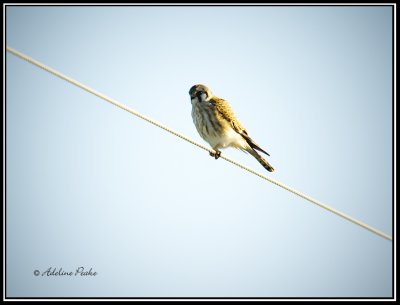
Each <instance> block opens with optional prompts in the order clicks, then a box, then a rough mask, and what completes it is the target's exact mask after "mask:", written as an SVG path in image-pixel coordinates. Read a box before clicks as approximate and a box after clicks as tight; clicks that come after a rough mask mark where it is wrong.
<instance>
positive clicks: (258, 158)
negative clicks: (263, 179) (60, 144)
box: [247, 148, 275, 172]
mask: <svg viewBox="0 0 400 305" xmlns="http://www.w3.org/2000/svg"><path fill="white" fill-rule="evenodd" d="M247 151H248V152H249V153H250V154H251V155H252V156H253V157H254V158H256V159H257V161H258V162H260V164H261V165H262V166H263V167H264V168H265V169H266V170H267V171H269V172H273V171H274V170H275V169H274V168H273V167H272V166H271V164H269V163H268V161H267V160H265V159H264V158H263V157H261V156H260V155H259V154H258V153H257V152H256V151H255V150H254V149H252V148H250V149H249V150H247Z"/></svg>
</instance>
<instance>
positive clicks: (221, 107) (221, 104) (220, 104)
mask: <svg viewBox="0 0 400 305" xmlns="http://www.w3.org/2000/svg"><path fill="white" fill-rule="evenodd" d="M210 103H211V104H212V105H214V106H215V108H216V110H217V111H218V112H219V113H220V114H221V116H222V117H223V118H224V119H225V120H227V121H228V122H229V123H230V124H231V125H232V128H233V130H235V131H236V132H237V133H238V134H240V135H241V136H242V137H243V138H244V139H245V140H246V142H247V143H248V144H249V145H250V147H251V148H253V149H256V150H258V151H261V152H263V153H264V154H266V155H267V156H269V153H267V152H266V151H265V150H264V149H262V148H261V147H260V146H259V145H258V144H257V143H256V142H254V141H253V139H252V138H250V137H249V135H248V134H247V131H246V130H245V129H244V127H243V126H242V124H241V123H240V122H239V120H238V119H237V118H236V116H235V113H234V112H233V109H232V107H231V106H230V105H229V103H228V102H227V101H226V100H224V99H220V98H217V97H214V98H212V99H211V100H210Z"/></svg>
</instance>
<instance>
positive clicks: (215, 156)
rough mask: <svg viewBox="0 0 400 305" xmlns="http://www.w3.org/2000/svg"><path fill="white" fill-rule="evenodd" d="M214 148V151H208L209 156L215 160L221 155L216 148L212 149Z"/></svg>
mask: <svg viewBox="0 0 400 305" xmlns="http://www.w3.org/2000/svg"><path fill="white" fill-rule="evenodd" d="M214 150H215V153H213V152H211V151H210V156H211V157H214V158H215V160H217V159H218V158H219V157H220V156H221V152H220V151H219V150H218V149H214Z"/></svg>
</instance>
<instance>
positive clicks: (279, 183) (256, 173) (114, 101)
mask: <svg viewBox="0 0 400 305" xmlns="http://www.w3.org/2000/svg"><path fill="white" fill-rule="evenodd" d="M7 51H8V52H10V53H11V54H14V55H15V56H17V57H19V58H21V59H23V60H25V61H27V62H29V63H31V64H33V65H35V66H37V67H39V68H41V69H43V70H45V71H47V72H49V73H51V74H53V75H55V76H57V77H59V78H61V79H63V80H65V81H67V82H69V83H71V84H73V85H75V86H77V87H79V88H81V89H83V90H85V91H87V92H89V93H91V94H93V95H96V96H97V97H99V98H101V99H103V100H105V101H107V102H109V103H111V104H113V105H115V106H117V107H119V108H121V109H123V110H125V111H127V112H129V113H131V114H133V115H135V116H137V117H139V118H141V119H143V120H145V121H147V122H149V123H151V124H153V125H155V126H157V127H159V128H162V129H164V130H165V131H168V132H169V133H172V134H173V135H175V136H177V137H179V138H181V139H183V140H185V141H188V142H189V143H191V144H193V145H196V146H197V147H200V148H202V149H204V150H206V151H208V152H214V150H212V149H211V148H209V147H207V146H204V145H202V144H200V143H197V142H196V141H193V140H192V139H190V138H188V137H186V136H184V135H182V134H180V133H178V132H177V131H174V130H172V129H171V128H169V127H167V126H165V125H163V124H161V123H159V122H156V121H154V120H152V119H150V118H148V117H146V116H144V115H143V114H141V113H139V112H137V111H135V110H133V109H131V108H129V107H128V106H125V105H124V104H121V103H119V102H117V101H116V100H114V99H112V98H110V97H108V96H106V95H104V94H102V93H100V92H98V91H96V90H94V89H92V88H90V87H88V86H86V85H84V84H82V83H80V82H78V81H76V80H74V79H72V78H70V77H68V76H66V75H64V74H62V73H60V72H58V71H56V70H54V69H52V68H50V67H48V66H46V65H45V64H43V63H41V62H39V61H37V60H35V59H33V58H31V57H29V56H27V55H25V54H22V53H21V52H19V51H17V50H15V49H13V48H10V47H8V46H7ZM214 153H215V152H214ZM220 158H222V159H224V160H226V161H228V162H230V163H232V164H234V165H236V166H238V167H240V168H242V169H244V170H246V171H248V172H250V173H252V174H254V175H256V176H258V177H260V178H262V179H264V180H267V181H269V182H271V183H273V184H275V185H277V186H279V187H281V188H283V189H285V190H287V191H289V192H291V193H293V194H295V195H297V196H299V197H301V198H303V199H306V200H308V201H310V202H312V203H314V204H316V205H318V206H320V207H321V208H324V209H325V210H328V211H329V212H332V213H334V214H336V215H338V216H340V217H342V218H344V219H347V220H348V221H351V222H352V223H354V224H356V225H359V226H360V227H362V228H364V229H367V230H369V231H371V232H373V233H375V234H377V235H378V236H380V237H383V238H385V239H387V240H390V241H392V237H391V236H389V235H387V234H385V233H383V232H381V231H379V230H377V229H375V228H373V227H371V226H369V225H367V224H366V223H363V222H361V221H359V220H357V219H355V218H353V217H350V216H348V215H346V214H345V213H343V212H340V211H338V210H336V209H334V208H332V207H330V206H328V205H326V204H324V203H322V202H320V201H318V200H316V199H314V198H312V197H310V196H308V195H305V194H303V193H301V192H299V191H297V190H295V189H293V188H291V187H289V186H287V185H285V184H283V183H281V182H279V181H277V180H275V179H272V178H269V177H267V176H264V175H263V174H261V173H259V172H257V171H255V170H252V169H251V168H248V167H246V166H244V165H242V164H240V163H238V162H236V161H234V160H232V159H230V158H228V157H226V156H225V155H221V156H220Z"/></svg>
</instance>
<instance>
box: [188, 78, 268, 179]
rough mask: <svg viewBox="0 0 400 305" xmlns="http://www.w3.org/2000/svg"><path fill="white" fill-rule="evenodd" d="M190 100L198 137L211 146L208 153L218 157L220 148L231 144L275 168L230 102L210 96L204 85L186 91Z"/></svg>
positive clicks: (264, 165)
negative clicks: (211, 151) (210, 151)
mask: <svg viewBox="0 0 400 305" xmlns="http://www.w3.org/2000/svg"><path fill="white" fill-rule="evenodd" d="M189 95H190V99H191V100H192V118H193V122H194V125H195V126H196V129H197V131H198V132H199V134H200V136H201V137H202V138H203V139H204V140H205V141H206V142H208V144H210V145H211V147H212V149H213V150H215V152H216V153H215V154H214V153H210V155H211V156H213V157H215V159H218V158H219V156H220V155H221V152H220V151H219V149H220V148H225V147H234V148H238V149H240V150H242V151H245V152H248V153H249V154H251V155H252V156H253V157H254V158H256V159H257V161H258V162H260V163H261V165H262V166H263V167H264V168H265V169H266V170H268V171H270V172H273V171H274V168H273V167H272V166H271V164H269V163H268V162H267V161H266V160H265V159H264V158H263V157H261V156H260V155H259V154H258V153H257V151H256V150H258V151H260V152H263V153H264V154H266V155H268V156H269V154H268V153H267V152H266V151H265V150H263V149H262V148H261V147H260V146H258V145H257V144H256V143H255V142H254V141H253V140H252V139H251V138H250V137H249V135H248V133H247V131H246V130H245V129H244V127H243V126H242V124H240V122H239V120H238V119H237V118H236V116H235V114H234V113H233V110H232V108H231V106H230V105H229V103H228V102H227V101H226V100H223V99H221V98H219V97H216V96H214V95H213V93H212V92H211V90H210V89H209V88H207V87H206V86H204V85H201V84H198V85H194V86H193V87H192V88H190V90H189Z"/></svg>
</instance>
